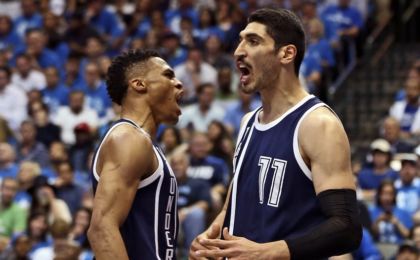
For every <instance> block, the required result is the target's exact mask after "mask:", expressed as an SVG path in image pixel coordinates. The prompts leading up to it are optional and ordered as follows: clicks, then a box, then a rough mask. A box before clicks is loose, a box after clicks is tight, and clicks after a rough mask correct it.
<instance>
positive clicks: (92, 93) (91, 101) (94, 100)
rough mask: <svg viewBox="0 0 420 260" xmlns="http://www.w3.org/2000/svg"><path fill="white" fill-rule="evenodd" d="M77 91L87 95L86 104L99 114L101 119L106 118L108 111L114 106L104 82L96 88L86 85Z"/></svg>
mask: <svg viewBox="0 0 420 260" xmlns="http://www.w3.org/2000/svg"><path fill="white" fill-rule="evenodd" d="M76 89H78V90H81V91H83V92H84V93H85V94H86V104H87V105H88V106H89V107H90V108H92V109H93V110H95V111H96V112H97V113H98V116H99V117H100V118H102V117H105V116H106V113H107V110H108V109H109V108H110V107H111V106H112V101H111V98H110V97H109V96H108V92H107V90H106V84H105V82H104V81H101V82H99V83H98V85H97V86H96V88H90V87H88V86H87V85H86V84H82V85H80V86H77V87H76Z"/></svg>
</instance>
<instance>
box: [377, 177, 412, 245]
mask: <svg viewBox="0 0 420 260" xmlns="http://www.w3.org/2000/svg"><path fill="white" fill-rule="evenodd" d="M396 196H397V191H396V189H395V187H394V183H393V182H392V181H390V180H384V181H382V183H381V184H380V185H379V187H378V189H377V196H376V203H375V205H374V206H373V207H372V208H371V209H370V214H371V218H372V220H373V224H372V230H373V232H374V235H375V237H376V239H377V241H379V242H381V243H393V244H399V243H401V242H402V241H403V240H404V239H407V238H408V236H409V235H410V229H411V228H412V226H413V222H412V220H411V216H410V213H409V212H407V211H405V210H403V209H400V208H399V207H398V206H396Z"/></svg>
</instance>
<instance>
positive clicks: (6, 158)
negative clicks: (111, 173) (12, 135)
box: [0, 143, 19, 181]
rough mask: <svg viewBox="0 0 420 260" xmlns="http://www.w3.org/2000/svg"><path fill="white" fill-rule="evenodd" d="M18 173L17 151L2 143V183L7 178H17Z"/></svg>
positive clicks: (0, 175)
mask: <svg viewBox="0 0 420 260" xmlns="http://www.w3.org/2000/svg"><path fill="white" fill-rule="evenodd" d="M18 171H19V167H18V165H17V164H16V152H15V149H14V148H13V146H11V145H10V144H8V143H0V181H1V180H2V179H3V178H6V177H11V178H16V176H17V173H18Z"/></svg>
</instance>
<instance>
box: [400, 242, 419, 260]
mask: <svg viewBox="0 0 420 260" xmlns="http://www.w3.org/2000/svg"><path fill="white" fill-rule="evenodd" d="M418 259H419V249H418V248H417V247H416V244H415V243H414V242H413V241H410V240H407V241H404V242H403V243H402V244H401V245H400V246H399V248H398V252H397V256H396V257H395V260H418Z"/></svg>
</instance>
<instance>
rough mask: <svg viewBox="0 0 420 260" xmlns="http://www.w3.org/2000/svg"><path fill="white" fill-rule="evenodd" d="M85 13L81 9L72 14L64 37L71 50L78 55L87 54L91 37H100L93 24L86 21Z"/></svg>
mask: <svg viewBox="0 0 420 260" xmlns="http://www.w3.org/2000/svg"><path fill="white" fill-rule="evenodd" d="M83 15H84V14H83V13H82V12H81V11H76V12H75V13H73V14H71V15H70V17H69V20H68V27H67V30H66V32H65V34H64V39H65V42H67V44H68V45H69V48H70V52H72V53H74V54H76V55H84V54H85V46H86V43H87V40H88V39H89V38H91V37H100V35H99V33H98V32H97V31H96V30H95V29H94V28H93V27H92V25H90V24H89V23H86V22H85V20H84V17H83Z"/></svg>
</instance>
